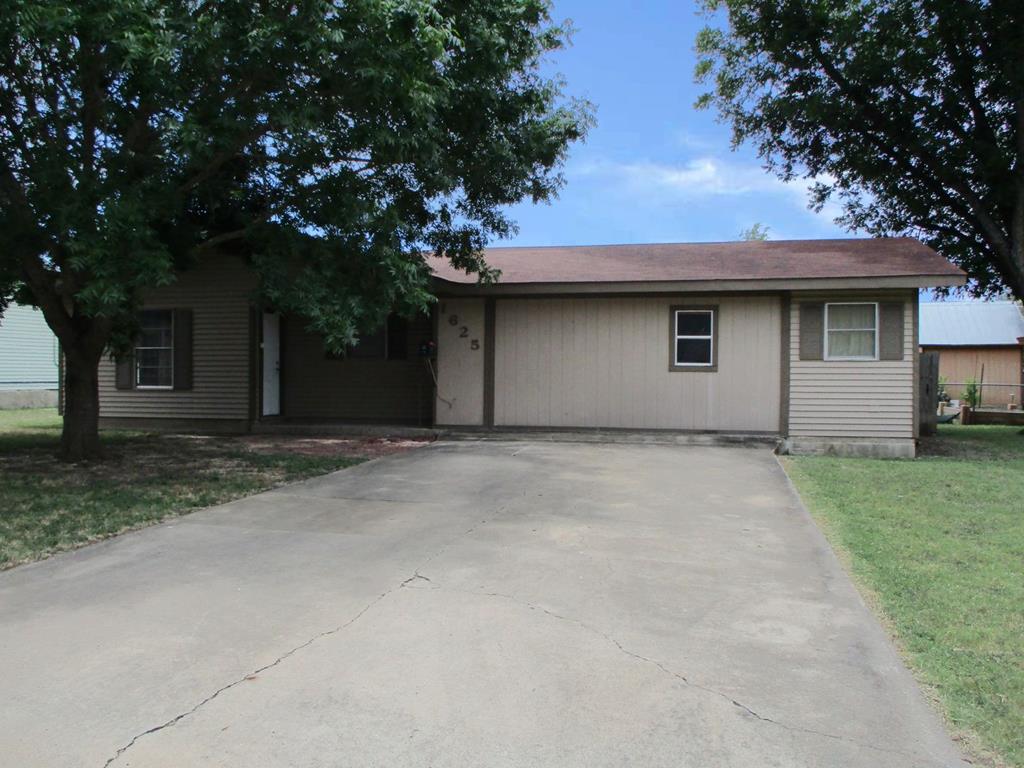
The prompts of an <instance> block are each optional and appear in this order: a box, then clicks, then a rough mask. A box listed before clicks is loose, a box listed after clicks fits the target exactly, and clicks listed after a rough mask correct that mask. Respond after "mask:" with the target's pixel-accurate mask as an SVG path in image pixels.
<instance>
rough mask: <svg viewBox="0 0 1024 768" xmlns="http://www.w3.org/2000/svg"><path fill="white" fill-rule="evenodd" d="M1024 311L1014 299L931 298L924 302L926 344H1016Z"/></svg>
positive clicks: (1023, 326) (1023, 323)
mask: <svg viewBox="0 0 1024 768" xmlns="http://www.w3.org/2000/svg"><path fill="white" fill-rule="evenodd" d="M1022 336H1024V315H1022V314H1021V309H1020V306H1019V305H1018V304H1016V303H1014V302H1012V301H932V302H924V303H922V304H921V344H922V345H924V346H930V345H935V346H943V345H945V346H957V347H989V346H997V345H1002V344H1016V343H1017V339H1018V338H1020V337H1022Z"/></svg>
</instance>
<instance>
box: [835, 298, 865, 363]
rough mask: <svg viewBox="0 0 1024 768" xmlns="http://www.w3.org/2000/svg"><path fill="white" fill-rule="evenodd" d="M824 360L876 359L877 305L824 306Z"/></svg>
mask: <svg viewBox="0 0 1024 768" xmlns="http://www.w3.org/2000/svg"><path fill="white" fill-rule="evenodd" d="M825 328H826V337H825V358H826V359H828V360H875V359H877V358H878V304H877V303H863V304H826V305H825Z"/></svg>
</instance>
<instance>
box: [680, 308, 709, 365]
mask: <svg viewBox="0 0 1024 768" xmlns="http://www.w3.org/2000/svg"><path fill="white" fill-rule="evenodd" d="M671 361H672V368H673V369H675V370H684V369H690V368H698V369H713V368H714V366H715V310H714V308H712V307H700V308H689V307H687V308H683V307H673V308H672V354H671Z"/></svg>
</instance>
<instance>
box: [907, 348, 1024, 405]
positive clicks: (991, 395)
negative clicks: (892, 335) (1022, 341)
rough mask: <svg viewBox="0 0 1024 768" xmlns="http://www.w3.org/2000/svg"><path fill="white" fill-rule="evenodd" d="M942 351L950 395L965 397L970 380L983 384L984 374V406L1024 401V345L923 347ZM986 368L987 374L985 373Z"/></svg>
mask: <svg viewBox="0 0 1024 768" xmlns="http://www.w3.org/2000/svg"><path fill="white" fill-rule="evenodd" d="M923 349H924V351H925V352H933V351H934V352H938V353H939V376H944V377H945V378H946V380H947V381H948V382H949V383H948V384H947V386H946V391H947V392H948V393H949V396H950V397H953V398H956V399H962V398H963V393H964V388H963V386H962V385H963V384H964V383H965V382H967V380H968V379H972V378H973V379H974V380H976V381H978V382H979V383H980V382H981V380H982V376H983V375H984V380H985V381H984V383H985V386H984V387H983V389H982V393H981V396H982V400H981V402H982V405H987V406H993V407H1005V406H1007V405H1009V404H1010V403H1011V402H1012V403H1015V404H1017V405H1020V404H1021V402H1022V400H1024V387H1022V385H1024V376H1022V374H1021V368H1022V364H1024V360H1022V356H1021V347H923ZM982 370H984V374H982Z"/></svg>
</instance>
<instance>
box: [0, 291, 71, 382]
mask: <svg viewBox="0 0 1024 768" xmlns="http://www.w3.org/2000/svg"><path fill="white" fill-rule="evenodd" d="M48 389H52V390H56V389H57V337H56V336H54V335H53V331H51V330H50V326H48V325H47V324H46V320H44V319H43V313H42V312H40V311H39V310H38V309H36V308H35V307H26V306H21V305H19V304H11V305H10V306H9V307H8V308H7V310H6V311H5V312H4V313H3V314H2V315H0V391H12V390H19V391H21V390H48Z"/></svg>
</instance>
